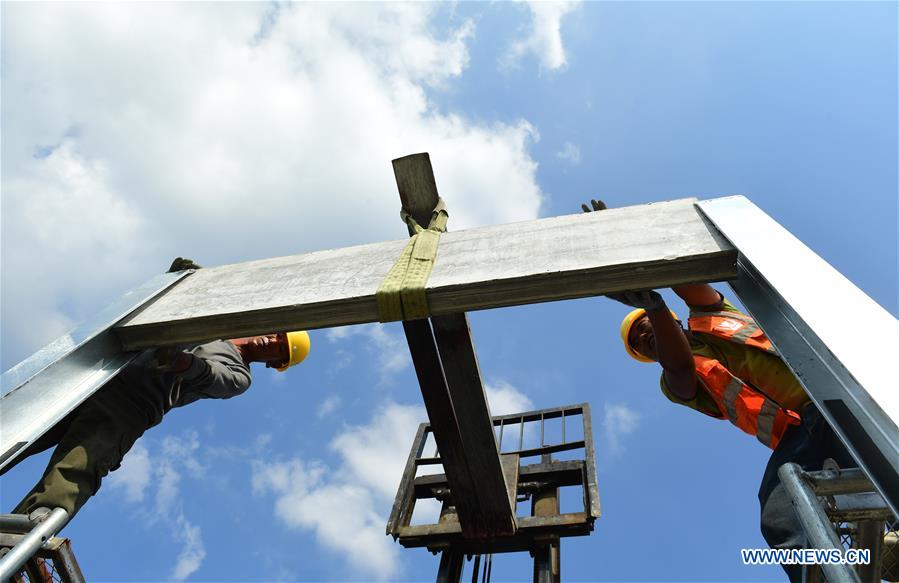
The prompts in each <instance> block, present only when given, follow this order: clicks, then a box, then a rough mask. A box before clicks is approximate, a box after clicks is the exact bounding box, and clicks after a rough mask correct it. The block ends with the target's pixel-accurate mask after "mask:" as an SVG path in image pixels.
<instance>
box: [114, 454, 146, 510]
mask: <svg viewBox="0 0 899 583" xmlns="http://www.w3.org/2000/svg"><path fill="white" fill-rule="evenodd" d="M152 472H153V466H152V465H151V463H150V452H149V451H148V450H147V448H146V447H144V445H143V444H142V443H141V442H137V443H135V444H134V447H132V448H131V451H129V452H128V455H126V456H125V459H124V460H122V467H121V468H119V469H118V470H116V471H115V472H112V473H111V474H110V475H109V479H108V480H107V482H108V486H109V488H110V489H113V490H116V489H120V490H123V491H124V492H123V495H124V496H125V500H126V501H127V502H129V503H135V502H142V501H143V499H144V493H145V492H146V490H147V486H149V485H150V477H151V474H152Z"/></svg>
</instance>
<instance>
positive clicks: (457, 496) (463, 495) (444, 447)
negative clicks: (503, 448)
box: [403, 320, 489, 538]
mask: <svg viewBox="0 0 899 583" xmlns="http://www.w3.org/2000/svg"><path fill="white" fill-rule="evenodd" d="M403 330H404V331H405V333H406V342H408V343H409V352H410V354H411V355H412V363H413V365H414V366H415V374H416V375H417V376H418V385H419V387H420V388H421V396H422V398H423V399H424V402H425V409H426V410H427V412H428V419H430V421H431V429H433V431H434V441H435V442H436V443H437V449H438V450H439V451H440V458H441V459H442V460H443V470H444V472H445V473H446V476H447V481H448V482H449V484H450V486H451V489H452V496H453V505H454V506H455V507H456V512H457V513H458V515H459V523H460V525H461V526H462V532H463V534H465V535H466V536H469V537H472V538H477V537H479V536H483V535H484V533H485V532H487V531H488V530H489V529H488V527H487V525H486V524H485V523H484V520H483V516H484V515H483V513H482V511H481V507H480V504H479V503H478V499H477V496H475V495H474V492H476V491H477V485H476V484H477V482H476V481H475V478H474V477H473V476H472V475H471V471H470V470H469V467H468V463H467V462H466V458H465V449H464V446H463V445H462V439H461V436H460V433H461V431H460V429H459V426H458V425H457V423H456V414H455V412H454V411H453V403H452V399H451V398H450V392H449V389H448V388H447V384H446V378H445V377H444V375H443V369H442V367H441V363H440V356H439V354H438V353H437V345H436V344H435V342H434V335H433V334H432V332H431V324H430V323H429V322H428V321H427V320H412V321H409V322H403Z"/></svg>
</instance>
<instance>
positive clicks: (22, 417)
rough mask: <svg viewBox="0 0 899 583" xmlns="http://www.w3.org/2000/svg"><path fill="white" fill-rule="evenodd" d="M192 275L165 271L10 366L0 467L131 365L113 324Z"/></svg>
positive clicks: (0, 381) (2, 380)
mask: <svg viewBox="0 0 899 583" xmlns="http://www.w3.org/2000/svg"><path fill="white" fill-rule="evenodd" d="M188 273H192V272H191V271H182V272H178V273H164V274H161V275H157V276H156V277H154V278H153V279H151V280H150V281H148V282H147V283H145V284H143V285H142V286H140V287H138V288H136V289H134V290H132V291H129V292H128V293H126V294H125V295H123V296H122V297H120V298H119V299H118V300H116V301H115V302H113V303H112V304H110V305H109V306H108V307H107V308H106V309H104V310H103V311H101V312H99V313H98V314H96V315H95V316H94V317H92V318H91V319H89V320H87V321H86V322H84V323H83V324H81V325H79V326H78V327H76V328H75V329H74V330H72V331H71V332H69V333H68V334H66V335H64V336H61V337H59V338H57V339H56V340H55V341H53V342H52V343H50V344H48V345H47V346H45V347H44V348H42V349H41V350H39V351H37V352H35V353H34V354H33V355H31V356H30V357H28V358H27V359H25V360H23V361H22V362H20V363H19V364H17V365H15V366H14V367H12V368H10V369H9V370H7V371H6V372H4V373H3V376H2V377H0V385H2V390H0V393H2V395H3V396H2V397H0V427H3V431H2V432H0V469H2V468H4V467H6V466H7V465H10V464H11V463H12V462H13V461H14V460H15V459H16V457H17V456H18V455H19V454H21V453H22V452H23V451H24V450H25V449H26V448H27V446H28V445H30V444H31V443H33V442H34V441H35V440H36V439H37V438H39V437H40V436H41V435H43V434H44V433H46V432H47V431H48V430H50V429H51V428H52V427H53V426H54V425H55V424H56V423H58V422H59V421H60V420H61V419H62V418H63V417H65V416H66V415H67V414H68V413H69V412H71V411H72V410H73V409H75V407H77V406H78V405H80V404H81V403H82V402H84V400H85V399H87V398H88V397H90V396H91V395H92V394H93V393H94V392H95V391H96V390H97V389H99V388H100V387H102V386H103V385H104V384H106V382H107V381H108V380H109V379H111V378H112V377H114V376H115V375H116V374H118V372H119V371H120V370H121V369H122V368H124V367H125V366H126V365H127V364H128V363H129V362H131V361H132V360H133V359H134V357H135V356H137V354H138V353H137V352H123V351H122V348H121V345H120V344H119V342H118V339H117V337H116V336H115V335H114V333H113V331H112V326H113V325H114V324H115V323H116V322H119V321H120V320H122V319H123V318H124V317H125V316H127V315H128V314H130V313H131V312H133V311H134V310H136V309H137V308H139V307H140V306H142V305H144V304H146V303H147V302H148V301H150V300H151V299H153V298H155V297H156V296H158V295H159V294H161V293H162V292H164V291H165V290H166V289H168V288H169V287H171V286H172V285H173V284H174V283H176V282H177V281H178V280H180V279H181V278H182V277H184V276H185V275H187V274H188Z"/></svg>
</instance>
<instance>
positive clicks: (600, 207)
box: [581, 200, 607, 213]
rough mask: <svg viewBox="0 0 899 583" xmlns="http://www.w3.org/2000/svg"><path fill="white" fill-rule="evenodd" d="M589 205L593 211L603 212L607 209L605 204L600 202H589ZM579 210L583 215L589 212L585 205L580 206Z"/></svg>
mask: <svg viewBox="0 0 899 583" xmlns="http://www.w3.org/2000/svg"><path fill="white" fill-rule="evenodd" d="M590 205H591V206H592V207H593V210H594V211H604V210H606V208H607V207H606V203H604V202H603V201H601V200H591V201H590ZM581 210H583V211H584V212H585V213H589V212H590V208H589V207H588V206H587V205H585V204H582V205H581Z"/></svg>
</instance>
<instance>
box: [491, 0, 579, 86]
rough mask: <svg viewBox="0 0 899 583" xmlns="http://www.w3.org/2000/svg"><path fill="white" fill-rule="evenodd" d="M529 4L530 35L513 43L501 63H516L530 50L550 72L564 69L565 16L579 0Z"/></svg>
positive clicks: (574, 7) (533, 1)
mask: <svg viewBox="0 0 899 583" xmlns="http://www.w3.org/2000/svg"><path fill="white" fill-rule="evenodd" d="M527 5H528V8H529V10H530V12H531V22H530V28H529V30H528V35H527V36H526V37H525V38H522V39H519V40H517V41H515V42H514V43H512V46H511V47H510V48H509V50H508V52H507V53H506V55H505V56H504V58H503V59H502V61H501V63H500V64H501V65H502V66H516V65H518V63H519V62H520V61H521V59H522V57H524V56H525V55H526V54H528V53H531V54H533V55H534V57H535V58H537V60H538V61H539V63H540V66H541V68H543V69H549V70H551V71H555V70H559V69H563V68H564V67H565V66H566V65H567V64H568V59H567V57H566V55H565V47H564V46H563V44H562V31H561V27H562V18H563V17H564V16H565V15H566V14H569V13H570V12H572V11H574V10H575V9H576V8H577V7H578V6H579V5H580V2H579V1H570V2H569V1H566V2H548V1H544V0H532V1H529V2H528V3H527Z"/></svg>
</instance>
